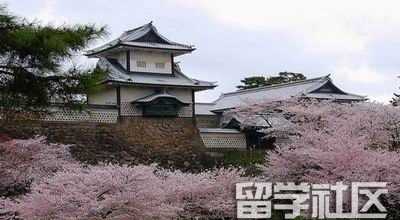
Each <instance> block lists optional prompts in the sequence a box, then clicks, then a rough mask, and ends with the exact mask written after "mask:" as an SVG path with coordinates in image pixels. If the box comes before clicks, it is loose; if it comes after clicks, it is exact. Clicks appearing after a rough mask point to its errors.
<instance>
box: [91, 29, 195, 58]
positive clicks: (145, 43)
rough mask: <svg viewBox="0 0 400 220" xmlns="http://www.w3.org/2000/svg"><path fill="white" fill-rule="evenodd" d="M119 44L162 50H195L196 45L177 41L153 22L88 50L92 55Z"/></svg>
mask: <svg viewBox="0 0 400 220" xmlns="http://www.w3.org/2000/svg"><path fill="white" fill-rule="evenodd" d="M117 46H129V47H138V48H150V49H161V50H176V51H186V52H190V51H193V50H195V48H194V46H192V45H186V44H181V43H176V42H174V41H171V40H169V39H167V38H166V37H164V36H162V35H161V34H160V33H159V32H158V31H157V28H156V27H155V26H154V25H153V24H152V22H150V23H148V24H145V25H143V26H140V27H138V28H135V29H132V30H128V31H125V32H124V33H123V34H122V35H121V36H120V37H118V38H117V39H115V40H112V41H110V42H109V43H107V44H104V45H102V46H100V47H97V48H94V49H92V50H89V51H87V53H86V55H88V56H91V55H95V54H97V53H101V52H103V51H106V50H109V49H112V48H114V47H117Z"/></svg>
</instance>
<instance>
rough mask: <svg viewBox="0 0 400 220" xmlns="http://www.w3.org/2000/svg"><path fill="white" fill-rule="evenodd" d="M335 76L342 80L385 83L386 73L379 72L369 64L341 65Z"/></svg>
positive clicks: (335, 71)
mask: <svg viewBox="0 0 400 220" xmlns="http://www.w3.org/2000/svg"><path fill="white" fill-rule="evenodd" d="M334 73H335V77H336V78H337V79H339V80H341V81H345V82H352V83H363V84H377V83H383V82H384V81H385V80H387V78H386V77H385V75H386V74H383V73H378V72H377V70H375V69H373V68H371V67H370V66H368V65H362V66H356V67H352V66H339V67H337V68H336V69H335V70H334Z"/></svg>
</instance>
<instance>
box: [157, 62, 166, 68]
mask: <svg viewBox="0 0 400 220" xmlns="http://www.w3.org/2000/svg"><path fill="white" fill-rule="evenodd" d="M156 68H157V69H164V68H165V63H156Z"/></svg>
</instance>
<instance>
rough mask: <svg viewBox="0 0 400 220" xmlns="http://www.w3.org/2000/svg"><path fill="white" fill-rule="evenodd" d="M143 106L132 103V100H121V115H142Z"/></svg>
mask: <svg viewBox="0 0 400 220" xmlns="http://www.w3.org/2000/svg"><path fill="white" fill-rule="evenodd" d="M142 114H143V111H142V109H141V108H139V107H137V106H135V105H132V103H130V102H121V116H142Z"/></svg>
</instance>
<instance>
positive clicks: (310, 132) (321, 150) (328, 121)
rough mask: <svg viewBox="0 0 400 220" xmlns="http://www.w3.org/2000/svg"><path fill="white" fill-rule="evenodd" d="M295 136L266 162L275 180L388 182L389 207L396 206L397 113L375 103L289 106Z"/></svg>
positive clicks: (399, 187) (399, 168) (399, 191)
mask: <svg viewBox="0 0 400 220" xmlns="http://www.w3.org/2000/svg"><path fill="white" fill-rule="evenodd" d="M280 109H281V110H283V112H284V113H285V112H286V113H290V114H287V115H291V117H290V119H289V120H290V121H292V122H293V123H294V124H295V125H296V131H297V135H293V136H291V142H288V144H286V145H284V146H281V148H280V149H279V150H277V152H274V153H271V154H270V155H269V156H268V158H267V161H268V162H267V165H266V166H265V172H264V174H265V176H266V177H267V178H268V179H269V180H273V181H294V182H311V183H335V182H339V181H343V182H347V183H349V182H363V181H365V182H372V181H379V182H388V183H389V192H390V195H389V196H388V197H387V199H388V202H390V203H391V204H399V202H400V163H399V162H400V153H399V151H398V149H397V143H396V141H395V140H394V137H396V136H397V135H396V132H395V131H396V129H395V128H396V126H397V125H398V123H399V122H400V111H398V110H397V109H395V108H393V107H391V106H385V105H381V104H376V103H353V104H339V103H334V102H299V101H288V102H286V103H284V104H282V105H281V106H280Z"/></svg>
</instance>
